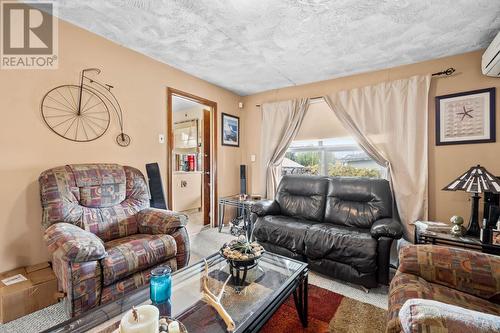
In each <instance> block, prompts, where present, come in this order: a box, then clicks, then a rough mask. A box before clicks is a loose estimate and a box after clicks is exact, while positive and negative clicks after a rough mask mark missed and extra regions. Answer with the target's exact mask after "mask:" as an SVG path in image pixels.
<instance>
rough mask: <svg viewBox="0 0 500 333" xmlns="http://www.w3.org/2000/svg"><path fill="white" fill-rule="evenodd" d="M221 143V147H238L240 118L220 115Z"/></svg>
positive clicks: (225, 114)
mask: <svg viewBox="0 0 500 333" xmlns="http://www.w3.org/2000/svg"><path fill="white" fill-rule="evenodd" d="M221 116H222V126H221V143H222V145H223V146H230V147H239V146H240V118H239V117H237V116H233V115H231V114H227V113H221Z"/></svg>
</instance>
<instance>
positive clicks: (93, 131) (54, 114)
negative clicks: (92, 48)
mask: <svg viewBox="0 0 500 333" xmlns="http://www.w3.org/2000/svg"><path fill="white" fill-rule="evenodd" d="M100 73H101V70H100V69H98V68H86V69H84V70H82V73H81V76H80V84H79V85H74V84H67V85H62V86H58V87H55V88H53V89H51V90H49V92H47V93H46V94H45V96H44V97H43V99H42V104H41V112H42V118H43V120H44V121H45V123H46V124H47V126H48V127H49V128H50V129H51V130H52V131H53V132H54V133H56V134H57V135H59V136H61V137H63V138H65V139H68V140H71V141H76V142H89V141H94V140H96V139H98V138H100V137H101V136H103V135H104V133H106V131H107V130H108V128H109V124H110V122H111V114H110V109H111V110H112V111H114V113H115V114H116V116H117V118H118V124H119V125H120V134H118V136H117V137H116V142H117V143H118V144H119V145H120V146H122V147H126V146H128V145H129V144H130V136H128V135H127V134H125V133H124V132H123V112H122V108H121V106H120V103H118V100H117V99H116V97H115V95H114V94H113V93H112V92H111V89H112V88H113V86H112V85H109V84H106V83H101V82H99V81H96V80H94V79H92V78H91V77H89V76H88V75H89V74H90V75H91V74H95V75H99V74H100Z"/></svg>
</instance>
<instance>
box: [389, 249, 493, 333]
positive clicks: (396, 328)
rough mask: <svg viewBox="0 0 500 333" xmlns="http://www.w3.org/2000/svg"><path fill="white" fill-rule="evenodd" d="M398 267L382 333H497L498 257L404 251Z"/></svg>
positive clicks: (448, 251)
mask: <svg viewBox="0 0 500 333" xmlns="http://www.w3.org/2000/svg"><path fill="white" fill-rule="evenodd" d="M399 261H400V264H399V268H398V271H397V272H396V275H395V276H394V278H393V279H392V282H391V286H390V288H389V312H388V323H387V327H386V333H400V332H405V333H406V332H440V333H446V332H449V333H452V332H500V331H499V329H500V317H498V316H500V257H498V256H494V255H489V254H485V253H481V252H475V251H469V250H465V249H459V248H454V247H447V246H436V245H407V246H405V247H403V248H401V250H400V253H399ZM495 322H496V323H495ZM458 327H460V329H458ZM492 327H495V328H493V329H492Z"/></svg>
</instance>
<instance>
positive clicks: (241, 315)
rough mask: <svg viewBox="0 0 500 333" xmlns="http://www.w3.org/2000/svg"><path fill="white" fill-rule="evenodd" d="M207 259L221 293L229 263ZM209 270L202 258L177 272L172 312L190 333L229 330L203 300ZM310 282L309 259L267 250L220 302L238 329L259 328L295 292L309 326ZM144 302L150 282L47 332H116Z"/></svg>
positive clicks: (210, 274)
mask: <svg viewBox="0 0 500 333" xmlns="http://www.w3.org/2000/svg"><path fill="white" fill-rule="evenodd" d="M206 261H207V263H208V264H209V270H208V277H209V280H208V286H209V289H210V290H211V291H212V292H213V293H214V294H217V293H218V292H219V291H220V289H221V287H222V284H223V283H224V282H225V281H226V279H227V278H228V276H229V274H230V271H229V264H228V263H227V261H226V259H224V258H223V257H222V256H221V255H220V254H218V253H216V254H213V255H211V256H209V257H207V258H206ZM204 271H205V263H204V261H200V262H197V263H195V264H193V265H191V266H188V267H185V268H183V269H181V270H179V271H177V272H174V273H173V274H172V283H173V287H172V288H173V293H172V317H174V318H176V319H177V320H179V321H181V322H182V323H183V324H184V325H185V326H186V328H187V329H188V331H189V333H201V332H204V333H206V332H211V333H217V332H220V333H223V332H224V333H225V332H227V330H226V325H225V323H224V321H223V320H222V319H221V317H220V316H219V315H218V314H217V312H216V311H215V310H214V309H213V308H212V307H210V306H209V305H208V304H206V303H205V302H203V300H202V293H201V290H202V276H203V274H204ZM235 282H236V281H235ZM307 285H308V268H307V264H306V263H303V262H300V261H296V260H293V259H289V258H286V257H283V256H280V255H276V254H273V253H268V252H266V253H264V255H263V256H262V257H261V259H260V260H259V263H258V265H257V266H256V267H255V268H253V269H252V270H250V271H248V273H247V278H246V283H245V285H244V288H243V289H241V287H240V285H239V284H238V283H233V281H232V280H231V279H230V280H229V282H228V284H227V285H226V288H225V289H224V294H223V297H222V300H221V303H222V305H223V306H224V308H225V310H226V311H227V312H228V313H229V315H230V316H231V318H232V319H233V321H234V322H235V324H236V329H235V331H234V332H236V333H240V332H258V331H259V330H260V329H261V328H262V326H263V325H264V324H265V323H266V322H267V320H268V319H269V318H270V317H271V316H272V315H273V314H274V312H276V310H277V309H278V308H279V307H280V306H281V304H283V303H284V302H285V300H286V299H287V298H288V297H289V296H290V295H293V298H294V301H295V306H296V308H297V315H298V317H299V319H300V321H301V323H302V325H303V326H304V327H307V308H308V305H307V297H308V289H307V288H308V287H307ZM141 304H151V301H150V299H149V286H144V287H142V288H140V289H137V290H135V291H133V292H131V293H129V294H127V295H125V296H123V297H122V298H120V299H118V300H116V301H114V302H111V303H109V304H105V305H102V306H99V307H97V308H95V309H93V310H91V311H89V312H87V313H85V314H83V315H81V316H79V317H75V318H73V319H70V320H69V321H67V322H64V323H62V324H60V325H57V326H55V327H54V328H51V329H48V330H46V331H44V333H63V332H74V333H78V332H91V333H112V332H115V331H116V330H117V328H118V325H119V322H120V319H121V317H122V316H123V315H124V314H125V312H127V311H128V310H130V309H131V308H132V306H137V305H141Z"/></svg>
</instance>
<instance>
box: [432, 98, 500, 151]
mask: <svg viewBox="0 0 500 333" xmlns="http://www.w3.org/2000/svg"><path fill="white" fill-rule="evenodd" d="M495 141H496V129H495V88H487V89H480V90H473V91H466V92H461V93H456V94H450V95H443V96H436V146H442V145H457V144H469V143H486V142H495Z"/></svg>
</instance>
